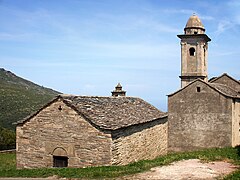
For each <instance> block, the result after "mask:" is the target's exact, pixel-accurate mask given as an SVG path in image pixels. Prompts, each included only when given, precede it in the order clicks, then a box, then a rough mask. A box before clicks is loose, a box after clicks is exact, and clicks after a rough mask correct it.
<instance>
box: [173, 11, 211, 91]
mask: <svg viewBox="0 0 240 180" xmlns="http://www.w3.org/2000/svg"><path fill="white" fill-rule="evenodd" d="M177 36H178V37H179V38H180V39H181V76H180V78H181V87H182V88H183V87H185V86H186V85H187V84H188V83H190V82H192V81H194V80H195V79H198V78H200V79H202V80H204V81H208V73H207V56H208V42H209V41H211V39H210V38H209V37H208V36H207V35H206V34H205V28H204V26H203V24H202V22H201V21H200V19H199V18H198V17H197V16H196V15H195V14H193V15H192V16H191V17H190V18H189V19H188V21H187V24H186V26H185V28H184V34H181V35H177Z"/></svg>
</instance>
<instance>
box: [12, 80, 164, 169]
mask: <svg viewBox="0 0 240 180" xmlns="http://www.w3.org/2000/svg"><path fill="white" fill-rule="evenodd" d="M125 93H126V92H125V91H123V90H122V87H121V85H120V84H118V85H117V86H116V89H115V90H114V91H113V92H112V96H110V97H98V96H73V95H59V96H58V97H56V98H55V99H54V100H52V101H51V102H49V103H48V104H46V105H45V106H44V107H42V108H41V109H40V110H39V111H37V112H36V113H34V114H32V115H31V116H29V117H27V118H25V119H24V120H22V121H20V122H18V125H17V130H16V133H17V135H16V136H17V138H16V143H17V150H16V153H17V168H40V167H86V166H103V165H125V164H128V163H130V162H135V161H138V160H141V159H153V158H156V157H157V156H159V155H163V154H166V153H167V114H166V113H163V112H161V111H159V110H158V109H157V108H155V107H153V106H152V105H150V104H149V103H147V102H145V101H144V100H142V99H140V98H135V97H126V96H125Z"/></svg>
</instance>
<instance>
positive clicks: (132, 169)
mask: <svg viewBox="0 0 240 180" xmlns="http://www.w3.org/2000/svg"><path fill="white" fill-rule="evenodd" d="M196 158H197V159H201V160H204V161H216V160H225V161H226V160H227V161H229V162H231V163H233V164H236V165H240V149H239V147H238V148H221V149H219V148H214V149H207V150H203V151H195V152H185V153H174V154H168V155H166V156H160V157H158V158H156V159H154V160H143V161H139V162H136V163H132V164H129V165H126V166H102V167H88V168H48V169H47V168H42V169H22V170H17V169H16V162H15V154H0V162H4V163H0V177H49V176H53V175H57V176H59V177H66V178H90V179H91V178H99V179H103V178H115V177H119V176H124V175H130V174H135V173H139V172H143V171H147V170H150V169H151V168H152V167H156V166H163V165H167V164H169V163H172V162H174V161H179V160H183V159H196ZM225 179H236V180H237V179H240V170H237V171H235V172H234V173H232V174H231V175H228V176H227V177H225Z"/></svg>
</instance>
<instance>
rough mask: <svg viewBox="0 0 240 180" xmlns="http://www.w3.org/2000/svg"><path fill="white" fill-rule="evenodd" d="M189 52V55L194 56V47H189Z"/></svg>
mask: <svg viewBox="0 0 240 180" xmlns="http://www.w3.org/2000/svg"><path fill="white" fill-rule="evenodd" d="M189 54H190V56H195V49H194V48H193V47H191V48H190V49H189Z"/></svg>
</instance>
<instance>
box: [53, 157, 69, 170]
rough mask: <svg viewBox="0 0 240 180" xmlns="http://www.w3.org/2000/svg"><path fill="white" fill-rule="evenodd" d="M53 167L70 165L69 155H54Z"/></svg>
mask: <svg viewBox="0 0 240 180" xmlns="http://www.w3.org/2000/svg"><path fill="white" fill-rule="evenodd" d="M53 167H68V157H65V156H53Z"/></svg>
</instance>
